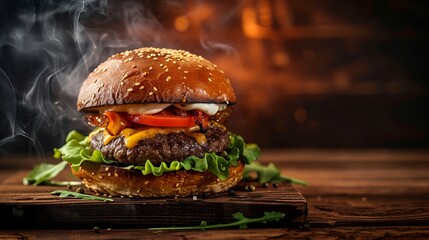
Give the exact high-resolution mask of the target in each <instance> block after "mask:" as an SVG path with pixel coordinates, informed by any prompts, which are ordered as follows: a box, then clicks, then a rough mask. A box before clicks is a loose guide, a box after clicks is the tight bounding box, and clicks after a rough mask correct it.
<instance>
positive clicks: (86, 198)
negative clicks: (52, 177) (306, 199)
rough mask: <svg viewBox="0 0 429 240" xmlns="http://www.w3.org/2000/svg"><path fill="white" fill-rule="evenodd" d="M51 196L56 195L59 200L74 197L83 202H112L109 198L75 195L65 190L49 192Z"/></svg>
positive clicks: (75, 193)
mask: <svg viewBox="0 0 429 240" xmlns="http://www.w3.org/2000/svg"><path fill="white" fill-rule="evenodd" d="M51 194H52V195H58V194H59V197H60V198H65V197H69V196H71V197H75V198H80V199H84V200H98V201H104V202H113V199H111V198H105V197H98V196H93V195H88V194H83V193H77V192H72V191H66V190H56V191H53V192H51Z"/></svg>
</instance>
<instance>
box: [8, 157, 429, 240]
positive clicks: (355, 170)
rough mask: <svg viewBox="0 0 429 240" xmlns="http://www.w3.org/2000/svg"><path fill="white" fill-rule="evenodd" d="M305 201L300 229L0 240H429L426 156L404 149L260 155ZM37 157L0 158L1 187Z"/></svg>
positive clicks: (60, 232) (113, 232) (108, 232)
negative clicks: (293, 180)
mask: <svg viewBox="0 0 429 240" xmlns="http://www.w3.org/2000/svg"><path fill="white" fill-rule="evenodd" d="M261 161H262V162H273V163H275V164H276V165H277V166H279V167H280V168H281V169H282V173H283V174H284V175H288V176H292V177H295V178H299V179H304V180H307V181H308V182H309V183H310V186H308V187H302V186H297V188H298V190H299V191H300V192H301V193H302V195H303V196H304V197H305V198H306V199H307V202H308V209H309V212H308V218H307V219H308V223H307V224H306V225H305V226H304V227H299V228H296V227H288V228H269V225H268V226H267V227H268V228H252V226H250V229H246V230H238V229H222V230H209V231H149V230H145V229H101V230H100V231H96V232H94V230H93V229H87V230H86V229H79V230H66V229H57V230H42V229H35V230H7V229H4V230H0V239H2V238H11V239H23V238H33V237H42V238H48V239H49V238H51V239H57V238H58V237H62V238H67V239H76V238H86V239H99V238H108V239H135V238H143V237H144V238H153V239H164V238H166V239H167V238H182V239H185V238H186V239H237V238H240V239H264V238H291V239H327V238H329V239H354V238H358V239H398V238H400V239H429V152H428V151H405V150H401V151H399V150H323V151H322V150H282V151H268V150H266V151H264V155H263V158H262V159H261ZM31 163H37V160H35V159H26V158H16V157H13V158H12V157H3V159H0V167H1V168H0V185H8V184H10V183H11V182H13V181H16V179H15V180H14V179H12V176H16V174H17V172H22V173H25V171H26V170H28V169H29V168H30V167H31V166H29V165H32V164H31Z"/></svg>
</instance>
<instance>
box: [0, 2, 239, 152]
mask: <svg viewBox="0 0 429 240" xmlns="http://www.w3.org/2000/svg"><path fill="white" fill-rule="evenodd" d="M163 4H165V6H166V7H167V8H168V7H169V8H177V9H179V8H180V9H184V8H185V7H184V6H183V2H180V1H166V2H164V3H163ZM15 8H16V9H13V10H14V11H15V12H14V11H12V12H11V13H8V14H9V15H12V16H11V18H10V20H9V21H10V22H7V23H6V25H5V26H3V28H1V27H0V93H1V95H0V127H1V130H0V133H1V134H0V137H1V140H0V153H2V152H8V151H10V146H13V147H12V151H13V150H14V149H13V148H17V149H16V150H20V151H21V150H23V151H28V150H31V151H33V150H35V151H36V154H37V156H39V157H40V158H41V159H43V158H45V151H46V152H47V153H46V155H48V156H50V155H51V153H52V151H51V149H52V148H53V147H58V146H61V145H62V143H63V140H64V137H65V134H66V133H67V132H68V131H70V130H72V129H77V130H81V131H82V130H87V128H86V126H85V124H84V123H83V121H82V117H81V115H80V114H79V113H78V112H77V111H76V97H77V95H78V92H79V88H80V85H81V83H82V81H83V80H84V79H85V78H86V77H87V76H88V74H89V73H90V72H91V71H92V70H93V69H94V68H95V67H96V66H97V65H98V64H100V63H101V62H102V61H104V60H105V59H107V58H108V57H109V56H111V55H112V54H114V53H118V52H122V51H124V50H127V49H133V48H138V47H145V46H151V47H179V48H180V46H178V43H177V42H175V40H174V39H173V38H171V30H166V29H165V28H164V26H163V25H162V24H161V23H160V21H159V20H158V19H157V18H156V17H155V15H154V14H153V13H152V9H151V6H150V5H149V3H147V2H145V1H141V2H139V1H107V0H103V1H98V0H76V1H49V0H47V1H36V2H26V1H24V4H22V5H21V6H19V7H15ZM0 11H7V10H0ZM234 11H236V9H232V10H230V12H227V13H226V15H222V16H224V17H223V19H220V20H221V21H220V24H222V23H223V22H224V21H226V20H227V18H230V17H231V16H232V14H233V12H234ZM9 15H8V16H9ZM204 27H205V28H207V29H205V30H207V31H203V33H202V34H201V38H200V43H201V46H202V47H203V48H204V49H205V50H206V51H207V52H214V51H215V52H219V51H222V52H224V53H227V54H233V55H238V54H237V53H236V52H235V50H234V48H232V47H230V46H229V45H228V44H226V43H224V42H223V41H222V40H220V41H218V40H217V39H213V38H210V34H209V32H210V31H212V30H213V27H217V26H216V25H210V24H207V25H206V26H204ZM25 148H27V149H25ZM16 150H15V151H16Z"/></svg>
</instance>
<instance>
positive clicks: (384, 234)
mask: <svg viewBox="0 0 429 240" xmlns="http://www.w3.org/2000/svg"><path fill="white" fill-rule="evenodd" d="M59 237H61V238H63V239H112V240H114V239H196V240H197V239H205V240H217V239H308V240H316V239H332V240H336V239H368V240H371V239H374V240H375V239H377V240H379V239H402V240H415V239H429V227H428V226H414V227H413V226H396V227H342V228H300V229H294V228H287V229H285V228H283V229H282V228H263V229H261V228H257V229H254V228H250V229H246V230H237V229H218V230H208V231H199V230H196V231H149V230H145V229H114V228H113V229H106V228H102V229H100V230H99V231H94V230H93V229H92V228H91V229H87V230H55V231H52V230H18V231H16V230H15V231H14V230H0V239H17V240H18V239H34V238H36V239H48V240H49V239H53V240H54V239H55V240H56V239H58V238H59Z"/></svg>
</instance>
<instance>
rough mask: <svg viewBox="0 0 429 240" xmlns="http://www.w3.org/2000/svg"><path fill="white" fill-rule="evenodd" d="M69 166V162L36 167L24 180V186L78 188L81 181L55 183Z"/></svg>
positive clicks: (43, 164) (42, 164)
mask: <svg viewBox="0 0 429 240" xmlns="http://www.w3.org/2000/svg"><path fill="white" fill-rule="evenodd" d="M66 166H67V162H64V161H62V162H60V163H58V164H51V163H41V164H39V165H37V166H35V167H34V168H33V169H32V170H31V171H30V172H29V173H28V174H27V176H26V177H25V178H24V179H23V180H22V183H23V184H24V185H34V186H37V185H50V186H78V185H81V182H80V181H54V180H52V179H53V178H54V177H56V176H57V175H58V174H59V173H60V172H61V171H62V170H64V168H65V167H66Z"/></svg>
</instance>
